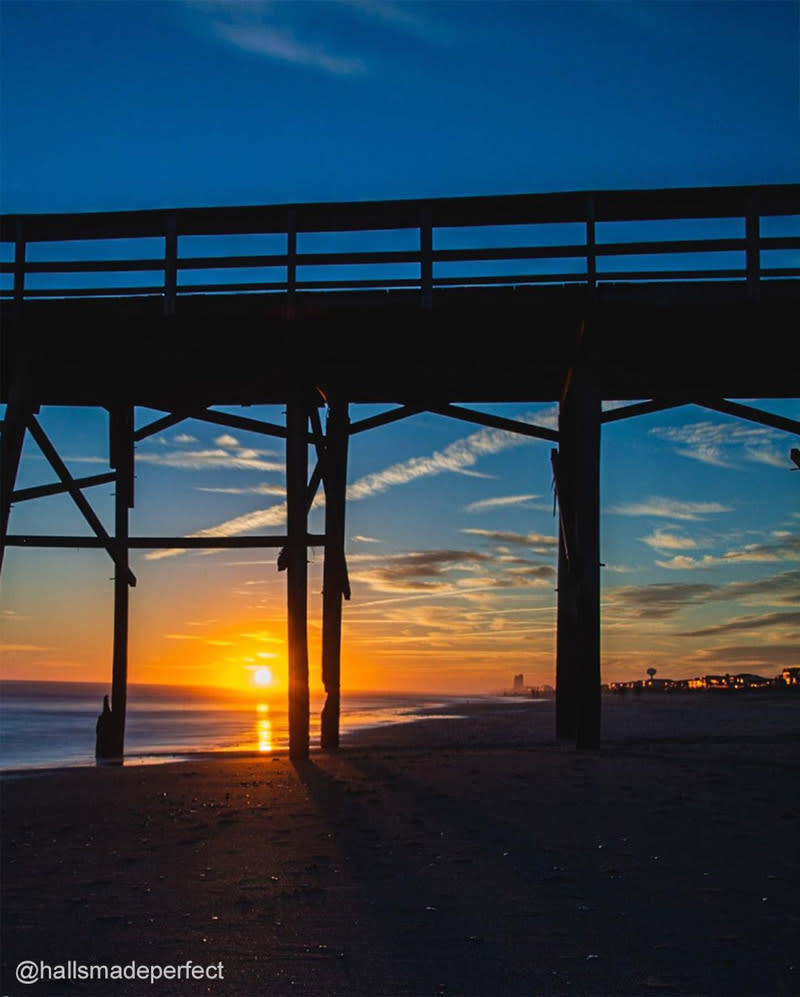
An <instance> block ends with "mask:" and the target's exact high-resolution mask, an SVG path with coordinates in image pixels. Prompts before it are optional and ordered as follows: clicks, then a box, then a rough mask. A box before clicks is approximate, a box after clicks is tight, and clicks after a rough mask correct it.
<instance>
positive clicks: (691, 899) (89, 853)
mask: <svg viewBox="0 0 800 997" xmlns="http://www.w3.org/2000/svg"><path fill="white" fill-rule="evenodd" d="M453 709H455V707H453ZM603 709H604V726H605V739H604V744H603V747H602V748H601V750H600V751H598V752H580V751H576V750H575V749H574V747H572V746H568V745H561V744H557V743H555V741H554V739H553V735H552V729H553V728H552V722H553V713H552V703H546V704H544V705H543V704H541V703H535V702H533V701H532V700H527V699H524V698H520V699H513V698H509V699H507V700H506V701H503V700H501V699H498V698H487V699H486V700H485V701H483V702H481V701H478V700H476V701H474V702H472V703H470V704H469V705H465V704H462V706H461V707H460V708H459V709H458V715H457V716H454V717H447V716H446V715H444V714H439V715H437V716H435V717H433V718H430V719H422V720H417V721H416V722H413V723H403V724H393V725H386V726H383V727H381V728H378V729H362V730H360V731H357V732H353V733H352V734H350V735H346V736H345V737H344V738H343V747H342V749H341V750H340V751H339V752H338V753H322V752H318V751H316V750H312V754H311V758H310V760H309V761H307V762H305V761H303V762H291V761H290V760H289V758H288V756H287V754H286V753H285V752H278V753H276V754H262V755H261V756H256V755H252V754H251V755H245V756H239V757H230V756H226V757H221V758H219V759H217V760H213V759H209V758H200V757H198V758H197V759H196V760H195V759H189V760H186V761H182V762H176V763H169V764H160V765H150V766H141V765H129V766H125V767H123V768H115V767H97V768H95V767H73V768H68V769H62V770H51V771H44V770H43V771H40V772H36V773H27V774H24V775H22V776H20V777H7V778H6V779H5V780H4V782H3V784H2V804H3V814H2V820H3V829H4V837H3V851H2V859H3V876H2V883H3V902H2V913H3V918H2V922H3V923H2V927H3V952H4V966H3V972H4V976H3V982H2V992H3V993H8V994H14V995H17V994H19V993H21V992H24V993H30V994H34V995H43V994H47V995H48V997H55V995H62V994H73V993H74V994H98V995H102V997H118V995H119V997H129V995H131V997H133V995H140V994H143V993H147V994H153V995H159V997H190V995H192V994H204V993H208V994H218V995H225V997H240V995H241V997H253V995H255V994H259V995H262V994H264V995H273V994H274V995H286V994H291V993H293V994H301V995H304V997H305V995H308V997H311V995H314V997H317V995H319V997H323V995H324V997H331V995H342V997H349V995H363V997H381V995H404V997H427V995H461V997H499V995H525V997H539V995H548V994H554V995H555V994H582V995H586V997H593V995H608V997H627V995H639V994H643V995H644V994H652V993H659V992H663V993H673V994H680V995H695V994H696V995H701V994H702V995H725V997H729V995H737V994H738V995H743V997H744V995H747V997H773V995H790V994H796V993H798V989H799V988H800V966H798V960H797V951H798V949H797V940H798V936H797V927H798V909H797V895H798V886H800V884H799V883H798V871H797V870H798V864H797V836H796V831H797V821H798V817H799V816H800V812H799V811H798V807H797V786H796V776H797V766H798V761H800V758H799V757H798V756H799V754H800V752H799V751H798V748H799V747H800V742H799V740H798V734H799V732H800V724H798V720H799V719H800V699H798V697H797V696H796V695H794V694H792V693H791V692H786V693H783V694H780V693H774V692H769V693H766V694H760V693H753V694H724V693H722V694H718V693H699V694H686V695H658V694H649V695H647V694H646V695H643V696H629V697H617V696H606V697H604V703H603ZM24 960H28V961H30V963H31V964H33V966H34V968H35V971H36V972H37V973H39V975H40V976H42V977H43V978H44V979H45V982H40V983H36V984H34V983H29V984H28V985H26V986H24V987H23V986H21V985H20V984H18V983H17V982H16V981H15V979H14V974H15V972H16V967H17V966H18V964H20V963H22V962H23V961H24ZM90 966H107V967H112V968H113V967H114V966H116V967H117V968H118V971H119V972H120V973H123V972H124V971H129V972H130V973H133V972H134V970H138V971H141V972H143V973H144V972H149V973H152V972H154V970H152V969H151V967H156V969H155V972H156V973H157V974H159V975H160V977H161V978H158V979H155V978H154V977H151V978H152V982H145V983H142V982H135V981H131V980H126V979H124V978H123V979H117V980H113V978H112V981H106V982H97V981H96V980H94V981H91V980H86V981H84V980H79V982H71V981H70V980H69V979H65V978H64V974H69V973H72V976H73V979H79V977H78V975H77V974H78V973H79V971H80V968H81V967H84V968H86V967H90ZM59 967H61V972H62V977H61V978H59V976H58V971H59V969H58V968H59ZM195 970H196V975H195V976H194V977H192V978H191V979H189V980H187V978H186V974H190V973H191V972H194V971H195ZM207 970H208V973H207V975H204V976H202V977H201V976H200V975H199V974H201V973H206V971H207ZM87 971H88V970H87ZM48 973H49V974H50V975H51V976H52V979H51V980H49V981H48V980H47V974H48ZM54 973H55V975H53V974H54ZM170 973H171V974H172V978H171V979H170ZM180 973H183V974H184V976H183V978H181V977H180V976H179V975H178V974H180ZM220 976H221V978H220Z"/></svg>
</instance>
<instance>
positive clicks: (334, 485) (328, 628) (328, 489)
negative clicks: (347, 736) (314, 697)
mask: <svg viewBox="0 0 800 997" xmlns="http://www.w3.org/2000/svg"><path fill="white" fill-rule="evenodd" d="M348 422H349V419H348V406H347V402H339V401H335V402H332V403H331V405H330V408H329V411H328V422H327V427H326V428H327V432H326V437H325V438H326V441H327V442H326V446H325V478H324V481H325V540H326V543H325V560H324V563H323V569H322V682H323V685H324V686H325V693H326V699H325V705H324V707H323V710H322V718H321V746H322V747H323V748H326V749H335V748H338V747H339V717H340V713H341V648H342V598H343V597H344V598H345V599H349V598H350V585H349V582H348V579H347V564H346V562H345V554H344V537H345V498H346V494H347V445H348V436H349V431H348Z"/></svg>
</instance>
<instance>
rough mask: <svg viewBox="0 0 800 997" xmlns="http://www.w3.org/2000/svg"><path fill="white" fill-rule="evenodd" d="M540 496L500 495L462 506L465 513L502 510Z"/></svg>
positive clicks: (523, 503) (523, 504) (525, 503)
mask: <svg viewBox="0 0 800 997" xmlns="http://www.w3.org/2000/svg"><path fill="white" fill-rule="evenodd" d="M541 497H542V496H541V495H501V496H498V497H497V498H486V499H479V500H478V501H477V502H470V503H469V505H465V506H464V511H465V512H486V511H487V510H488V509H503V508H507V507H508V506H515V505H522V506H525V505H527V504H528V503H530V502H532V501H534V499H538V498H541Z"/></svg>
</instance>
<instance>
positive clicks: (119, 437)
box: [104, 406, 134, 763]
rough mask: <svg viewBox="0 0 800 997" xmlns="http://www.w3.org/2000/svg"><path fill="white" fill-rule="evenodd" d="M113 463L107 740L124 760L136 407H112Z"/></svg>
mask: <svg viewBox="0 0 800 997" xmlns="http://www.w3.org/2000/svg"><path fill="white" fill-rule="evenodd" d="M109 435H110V449H111V466H112V467H113V468H114V470H115V471H116V474H117V482H116V491H115V497H114V543H115V545H116V548H117V558H118V559H117V562H116V569H115V572H114V645H113V652H112V653H113V661H112V674H111V720H110V722H109V724H108V735H107V739H106V741H105V743H104V750H105V751H106V752H107V754H105V755H104V757H105V758H106V759H107V760H115V761H119V762H120V763H121V762H122V759H123V756H124V753H125V717H126V713H127V702H128V616H129V587H130V580H129V575H128V572H129V567H128V561H129V548H128V535H129V532H128V531H129V522H128V520H129V512H130V510H131V509H132V508H133V493H134V487H133V478H134V473H133V461H134V442H133V408H132V406H124V407H120V408H115V409H112V410H111V416H110V420H109Z"/></svg>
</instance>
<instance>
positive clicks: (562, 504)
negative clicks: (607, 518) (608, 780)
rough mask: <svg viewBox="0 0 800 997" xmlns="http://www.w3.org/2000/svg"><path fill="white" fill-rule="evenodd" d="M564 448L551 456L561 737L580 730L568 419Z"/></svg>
mask: <svg viewBox="0 0 800 997" xmlns="http://www.w3.org/2000/svg"><path fill="white" fill-rule="evenodd" d="M561 422H562V423H563V425H562V426H561V431H562V436H561V439H562V443H561V448H560V450H553V451H551V454H550V460H551V463H552V466H553V480H554V482H555V489H556V498H557V501H558V582H557V590H556V592H557V603H556V620H557V622H556V737H557V738H559V739H560V740H567V739H569V740H574V738H575V733H576V730H577V705H576V703H577V701H576V670H577V669H576V653H575V646H574V640H575V634H576V631H577V608H578V606H577V597H576V586H575V574H574V572H573V573H571V572H570V570H569V569H570V550H571V540H570V537H569V536H568V535H567V523H569V524H572V523H573V522H574V516H573V515H572V510H571V509H568V503H569V497H570V494H571V493H570V490H569V483H568V482H567V480H566V468H567V460H568V458H569V447H570V442H571V436H570V433H569V430H568V428H567V425H566V421H565V420H561Z"/></svg>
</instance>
